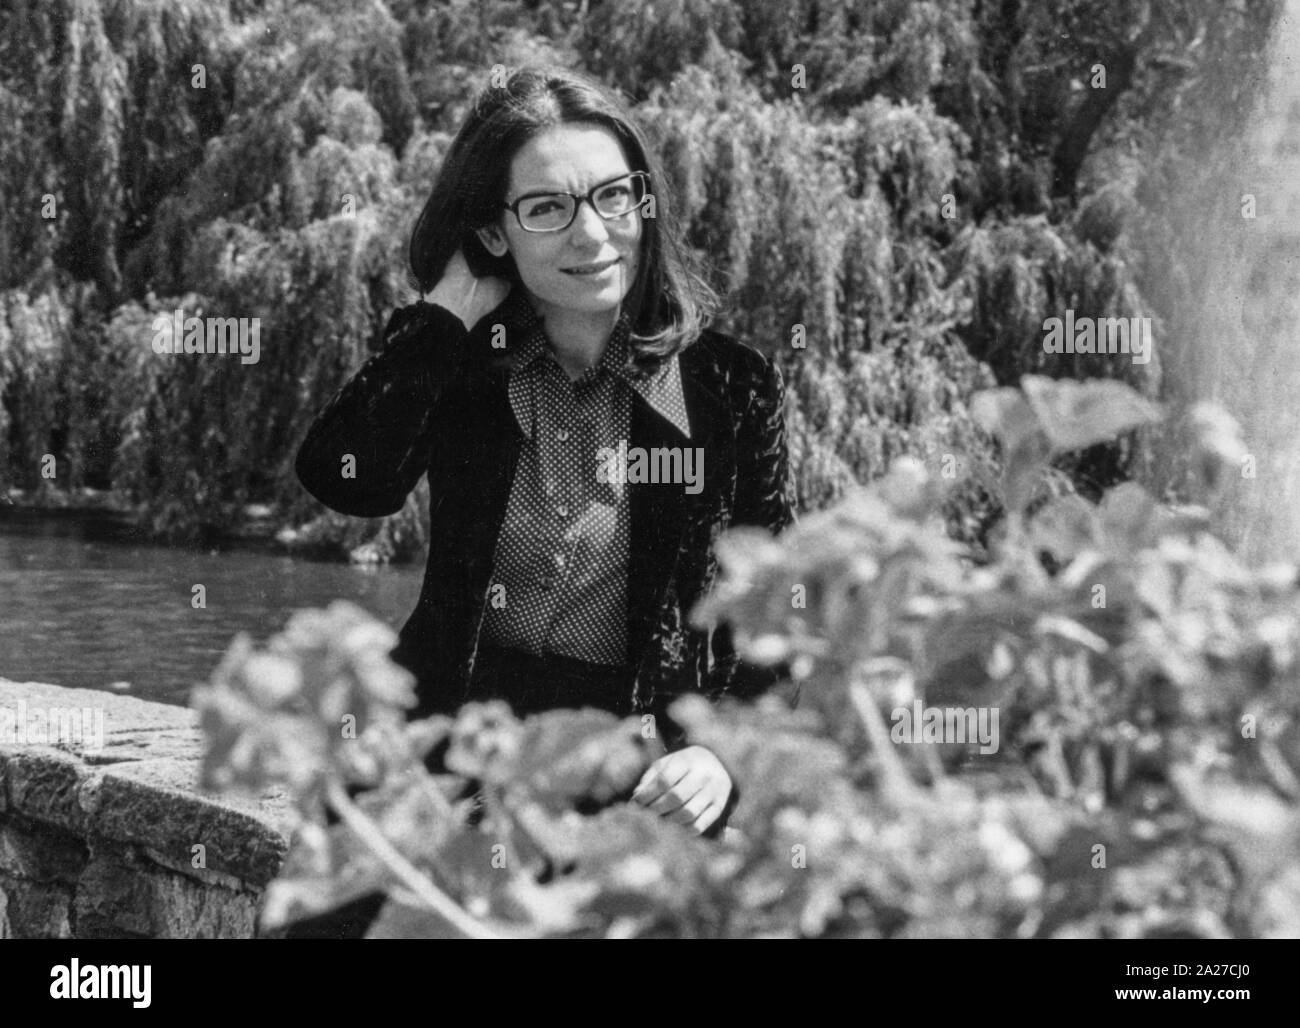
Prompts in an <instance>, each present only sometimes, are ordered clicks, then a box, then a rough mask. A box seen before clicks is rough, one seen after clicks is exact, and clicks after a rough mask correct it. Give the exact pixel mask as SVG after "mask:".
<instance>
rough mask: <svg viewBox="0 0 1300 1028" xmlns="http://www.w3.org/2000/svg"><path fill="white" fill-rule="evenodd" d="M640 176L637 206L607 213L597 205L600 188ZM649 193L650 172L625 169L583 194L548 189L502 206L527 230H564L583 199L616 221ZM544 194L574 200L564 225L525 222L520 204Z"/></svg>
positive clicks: (604, 218)
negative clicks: (532, 225) (542, 225)
mask: <svg viewBox="0 0 1300 1028" xmlns="http://www.w3.org/2000/svg"><path fill="white" fill-rule="evenodd" d="M638 177H639V178H640V179H641V180H642V183H643V186H644V192H643V194H642V196H641V199H640V200H639V201H637V203H636V205H635V206H633V207H629V208H628V209H627V210H625V211H623V213H621V214H608V215H606V214H601V213H600V208H598V207H597V206H596V193H597V192H598V191H599V190H601V189H604V188H605V187H606V186H611V185H613V184H614V183H615V182H621V181H622V180H623V179H635V178H638ZM649 195H650V173H649V172H648V171H625V172H623V174H621V175H615V176H614V177H613V178H611V179H606V180H605V181H604V182H597V183H596V184H595V185H594V186H592V187H591V188H590V189H588V190H587V191H586V192H585V193H582V194H578V193H566V192H564V191H563V190H560V189H551V190H546V191H545V192H538V193H525V194H524V195H523V196H519V197H516V198H515V200H514V201H513V202H512V203H503V204H502V205H501V206H502V207H504V208H505V209H506V210H508V211H510V212H511V213H512V214H513V215H514V216H515V221H516V222H518V224H519V227H520V228H521V229H523V230H524V231H525V232H536V233H549V232H563V231H564V230H565V229H567V228H568V227H569V226H570V225H572V224H573V223H574V222H575V221H576V220H577V218H578V208H580V207H581V206H582V201H583V200H586V201H587V203H589V204H590V205H591V209H592V210H593V211H595V212H596V214H597V215H599V216H600V218H601V220H602V221H614V220H616V219H618V218H626V217H627V216H628V215H629V214H631V213H632V212H633V211H635V210H636V209H637V208H639V207H640V206H641V205H642V204H643V203H645V198H646V197H647V196H649ZM544 196H567V197H568V198H569V199H570V200H572V201H573V210H572V211H570V212H569V220H568V221H567V222H565V223H564V224H563V225H561V226H559V227H558V228H529V227H528V226H527V225H525V224H524V219H523V218H522V217H520V216H519V205H520V204H521V203H523V202H524V201H525V200H538V199H541V198H542V197H544Z"/></svg>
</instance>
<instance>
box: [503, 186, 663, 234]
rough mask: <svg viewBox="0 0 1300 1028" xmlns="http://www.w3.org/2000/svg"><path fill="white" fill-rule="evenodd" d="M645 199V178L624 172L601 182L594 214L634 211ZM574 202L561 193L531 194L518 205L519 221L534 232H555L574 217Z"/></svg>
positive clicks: (596, 196) (595, 195)
mask: <svg viewBox="0 0 1300 1028" xmlns="http://www.w3.org/2000/svg"><path fill="white" fill-rule="evenodd" d="M643 199H645V179H644V178H643V177H642V176H640V175H636V174H633V175H627V176H625V177H624V178H620V179H616V180H615V181H613V182H607V183H605V184H604V185H602V186H601V187H600V188H599V189H597V190H596V192H595V193H594V194H593V206H594V207H595V208H596V213H598V214H599V215H601V217H604V218H616V217H619V216H620V215H623V214H627V213H628V212H629V211H631V210H633V209H634V208H635V207H636V206H637V205H638V204H640V203H641V201H642V200H643ZM575 203H576V201H575V200H574V199H573V197H571V196H566V195H565V194H563V193H552V194H547V195H544V196H530V197H528V198H527V199H525V200H524V201H523V202H522V203H520V204H519V223H520V224H521V225H522V226H523V227H524V228H526V229H531V230H533V231H543V232H545V231H554V230H556V229H562V228H566V227H568V225H569V224H570V223H571V222H572V221H573V218H574V205H575Z"/></svg>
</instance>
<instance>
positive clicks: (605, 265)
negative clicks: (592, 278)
mask: <svg viewBox="0 0 1300 1028" xmlns="http://www.w3.org/2000/svg"><path fill="white" fill-rule="evenodd" d="M622 259H623V258H622V257H615V258H614V259H613V260H611V261H600V262H599V263H597V264H583V265H580V266H579V267H576V268H561V269H560V270H561V271H563V272H564V273H565V274H566V275H578V276H580V277H585V276H589V275H599V274H600V273H601V272H602V271H608V270H609V269H610V268H612V267H613V266H614V265H615V264H617V263H618V262H619V261H621V260H622Z"/></svg>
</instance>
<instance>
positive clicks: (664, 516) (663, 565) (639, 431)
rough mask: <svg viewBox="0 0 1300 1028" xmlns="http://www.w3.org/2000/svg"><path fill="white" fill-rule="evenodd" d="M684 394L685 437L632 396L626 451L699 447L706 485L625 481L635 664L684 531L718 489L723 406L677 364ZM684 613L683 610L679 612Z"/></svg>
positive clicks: (649, 633) (655, 619)
mask: <svg viewBox="0 0 1300 1028" xmlns="http://www.w3.org/2000/svg"><path fill="white" fill-rule="evenodd" d="M681 373H682V396H683V399H684V400H685V403H686V413H687V417H688V419H689V421H690V428H691V436H690V438H689V439H688V438H687V437H686V436H685V435H683V434H682V433H681V431H679V430H678V429H677V428H676V427H675V426H674V425H673V424H672V423H671V422H670V421H669V420H668V419H666V418H664V417H663V416H662V415H661V414H659V413H658V412H657V411H656V410H655V409H654V408H653V407H652V406H650V404H649V403H647V402H646V400H645V399H644V398H643V397H642V396H641V395H640V394H639V393H637V392H635V391H634V392H633V398H632V426H631V438H630V439H629V440H628V446H629V448H630V449H634V448H638V447H639V448H642V449H644V450H646V451H649V450H652V449H655V448H659V447H670V448H680V449H683V450H684V449H686V448H688V447H689V448H700V449H702V450H703V453H704V464H703V469H704V488H703V489H702V490H701V491H700V492H699V493H694V494H692V493H688V492H686V490H685V488H684V486H683V484H681V483H674V484H671V485H665V484H662V483H649V482H633V483H629V485H628V502H629V517H630V521H631V525H630V539H629V559H628V584H627V589H628V592H627V613H628V653H629V657H630V658H631V659H632V661H633V662H634V663H639V661H640V658H641V656H642V654H643V652H644V650H645V648H646V646H647V645H648V644H649V643H650V642H651V639H652V636H653V634H654V631H655V628H656V626H657V624H658V620H659V613H660V608H661V606H662V604H663V600H664V595H665V592H666V591H667V589H668V586H669V583H670V581H671V579H672V576H673V573H674V571H675V570H676V567H677V555H678V551H679V549H680V545H681V541H682V534H683V532H684V531H685V530H686V528H687V526H688V525H689V524H690V521H691V518H692V516H693V515H695V514H698V513H699V512H700V511H701V510H703V509H704V508H705V506H706V504H707V500H708V497H709V494H710V492H711V491H712V490H714V489H716V488H717V483H718V477H717V475H718V472H719V470H720V464H719V460H720V458H721V457H722V451H721V449H720V444H721V442H722V440H724V439H725V438H726V433H725V431H720V428H721V426H722V425H723V422H724V416H725V412H726V408H725V407H724V405H723V404H722V402H721V401H720V400H719V399H718V397H717V396H715V395H714V394H713V393H712V392H710V391H709V390H708V389H706V388H705V387H704V386H703V385H701V384H700V383H699V382H698V381H697V380H696V379H695V378H693V377H692V376H691V375H690V374H689V373H688V371H687V368H686V366H685V363H684V362H682V364H681ZM686 613H688V612H686V611H683V612H682V614H683V616H685V614H686Z"/></svg>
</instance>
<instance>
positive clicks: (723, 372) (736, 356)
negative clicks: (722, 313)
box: [681, 328, 777, 384]
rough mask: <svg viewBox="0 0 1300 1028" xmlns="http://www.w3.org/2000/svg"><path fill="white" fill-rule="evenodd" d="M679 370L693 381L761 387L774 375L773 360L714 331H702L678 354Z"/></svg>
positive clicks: (757, 350) (744, 344)
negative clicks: (686, 373)
mask: <svg viewBox="0 0 1300 1028" xmlns="http://www.w3.org/2000/svg"><path fill="white" fill-rule="evenodd" d="M681 360H682V367H683V369H684V370H689V371H690V372H691V373H693V374H695V375H696V376H697V377H703V378H718V379H721V380H723V381H726V382H736V381H737V380H740V381H744V382H752V383H755V384H757V383H761V382H764V381H766V380H768V379H770V378H771V377H772V376H774V375H776V374H777V370H776V365H775V363H774V362H773V360H772V359H771V358H770V357H768V356H766V355H765V354H764V353H763V352H762V351H761V350H759V349H758V348H757V347H754V346H751V345H750V344H749V343H746V342H744V341H742V340H740V339H737V338H736V337H735V336H733V335H730V334H728V333H726V332H722V331H719V330H718V329H714V328H706V329H704V330H703V331H702V332H701V333H700V335H699V337H698V338H697V339H696V340H695V342H693V343H692V344H691V345H690V346H688V347H686V348H685V349H684V350H682V351H681Z"/></svg>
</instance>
